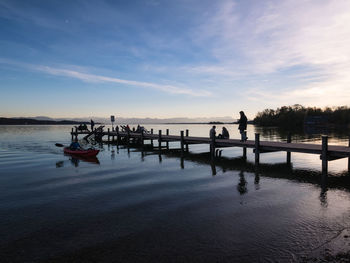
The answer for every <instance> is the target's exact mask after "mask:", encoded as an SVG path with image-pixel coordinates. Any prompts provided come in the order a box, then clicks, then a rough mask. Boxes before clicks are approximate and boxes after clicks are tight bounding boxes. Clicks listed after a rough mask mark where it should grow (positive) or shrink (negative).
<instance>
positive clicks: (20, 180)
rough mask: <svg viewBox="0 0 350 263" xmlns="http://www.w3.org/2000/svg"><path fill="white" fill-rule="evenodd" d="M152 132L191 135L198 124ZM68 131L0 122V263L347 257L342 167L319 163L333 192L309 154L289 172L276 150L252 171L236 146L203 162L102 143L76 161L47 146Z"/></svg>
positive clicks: (204, 131)
mask: <svg viewBox="0 0 350 263" xmlns="http://www.w3.org/2000/svg"><path fill="white" fill-rule="evenodd" d="M146 127H147V128H148V129H150V128H151V126H146ZM152 127H153V128H154V129H155V132H156V130H158V129H162V130H163V133H165V129H166V128H169V129H170V133H171V134H179V132H180V130H184V129H189V130H190V135H198V136H207V135H208V132H209V128H210V126H208V125H187V126H186V125H169V126H166V125H153V126H152ZM219 128H220V127H219ZM70 129H71V127H70V126H0V233H1V239H0V254H1V255H2V260H1V261H2V262H3V261H4V262H45V261H57V262H79V261H81V262H118V261H119V262H135V261H137V262H146V261H147V262H184V261H185V262H299V261H302V260H308V259H310V260H312V259H314V258H318V257H320V255H323V254H324V253H333V254H337V253H339V252H344V251H345V252H347V251H349V250H350V249H349V243H350V238H348V236H349V231H348V230H349V227H350V211H349V204H350V194H349V191H348V190H347V189H348V187H346V185H342V182H343V181H344V182H345V184H347V183H348V180H346V178H345V179H344V177H346V176H344V175H343V174H342V172H343V171H344V170H346V169H347V159H342V160H337V161H334V162H331V163H330V169H331V171H332V172H333V173H334V177H335V186H334V187H333V186H332V187H328V188H325V187H321V186H320V184H319V181H320V180H319V179H320V178H319V170H320V166H321V163H320V159H319V156H316V155H315V156H313V155H306V154H292V162H293V167H292V168H291V167H286V165H284V162H285V158H286V157H285V153H281V152H276V153H267V154H263V155H262V156H261V162H262V166H261V168H257V167H254V165H253V164H252V163H251V162H250V161H251V160H253V158H254V156H253V154H252V153H251V152H248V163H245V162H244V163H242V160H240V158H239V157H240V156H241V155H242V149H239V148H232V149H231V148H229V149H223V157H224V160H222V161H220V160H218V161H217V162H215V163H210V162H209V160H208V159H207V155H206V154H205V153H206V152H208V145H195V146H190V154H186V156H185V158H184V159H183V160H181V158H180V156H179V154H178V153H176V152H175V153H174V152H170V153H169V152H163V153H162V154H161V155H159V154H158V152H157V151H149V150H145V151H141V150H140V149H135V148H130V149H127V148H125V147H122V146H120V147H118V148H117V146H116V145H110V146H108V145H103V146H99V147H101V148H100V150H101V152H100V153H99V155H98V159H96V160H89V161H86V160H79V159H76V158H73V157H71V156H66V155H64V154H63V151H62V148H58V147H56V146H55V143H62V144H68V143H69V142H70V135H69V131H70ZM219 130H220V129H219ZM229 131H230V134H231V137H236V138H238V132H237V131H236V127H230V128H229ZM248 131H249V134H248V136H249V137H251V138H253V137H254V132H256V131H257V129H256V128H254V127H253V126H251V127H248ZM262 136H263V138H262V139H269V140H283V139H285V138H283V136H281V135H278V134H277V135H276V134H274V133H273V134H270V133H265V134H264V133H262ZM294 139H295V140H300V141H308V140H313V141H315V142H316V143H317V142H319V141H318V139H317V138H316V139H315V138H311V139H310V138H307V137H298V138H297V137H295V138H294ZM330 141H331V142H333V143H334V144H343V145H347V141H346V138H345V137H344V138H342V137H341V136H339V137H333V138H331V139H330ZM171 147H172V148H176V147H178V145H176V143H174V144H171ZM248 151H249V150H248ZM250 151H251V150H250ZM338 179H339V180H338ZM332 180H333V179H332ZM343 186H344V187H343ZM348 239H349V240H348Z"/></svg>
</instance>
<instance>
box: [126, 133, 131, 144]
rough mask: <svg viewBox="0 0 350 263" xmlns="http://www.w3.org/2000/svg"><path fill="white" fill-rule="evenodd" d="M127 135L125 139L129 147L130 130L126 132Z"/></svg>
mask: <svg viewBox="0 0 350 263" xmlns="http://www.w3.org/2000/svg"><path fill="white" fill-rule="evenodd" d="M127 133H128V135H127V137H126V139H127V145H128V147H129V144H130V130H128V131H127Z"/></svg>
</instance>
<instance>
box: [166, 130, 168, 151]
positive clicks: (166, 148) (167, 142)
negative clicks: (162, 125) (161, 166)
mask: <svg viewBox="0 0 350 263" xmlns="http://www.w3.org/2000/svg"><path fill="white" fill-rule="evenodd" d="M166 135H169V129H166ZM166 149H167V150H169V141H166Z"/></svg>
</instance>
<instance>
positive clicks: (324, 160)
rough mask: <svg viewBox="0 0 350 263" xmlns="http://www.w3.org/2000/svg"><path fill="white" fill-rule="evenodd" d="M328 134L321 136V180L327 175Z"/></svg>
mask: <svg viewBox="0 0 350 263" xmlns="http://www.w3.org/2000/svg"><path fill="white" fill-rule="evenodd" d="M327 153H328V136H325V135H324V136H322V154H321V156H322V181H324V180H325V179H326V178H327V175H328V159H327Z"/></svg>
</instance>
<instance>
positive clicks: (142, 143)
mask: <svg viewBox="0 0 350 263" xmlns="http://www.w3.org/2000/svg"><path fill="white" fill-rule="evenodd" d="M141 145H142V146H143V145H144V141H143V130H141Z"/></svg>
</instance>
